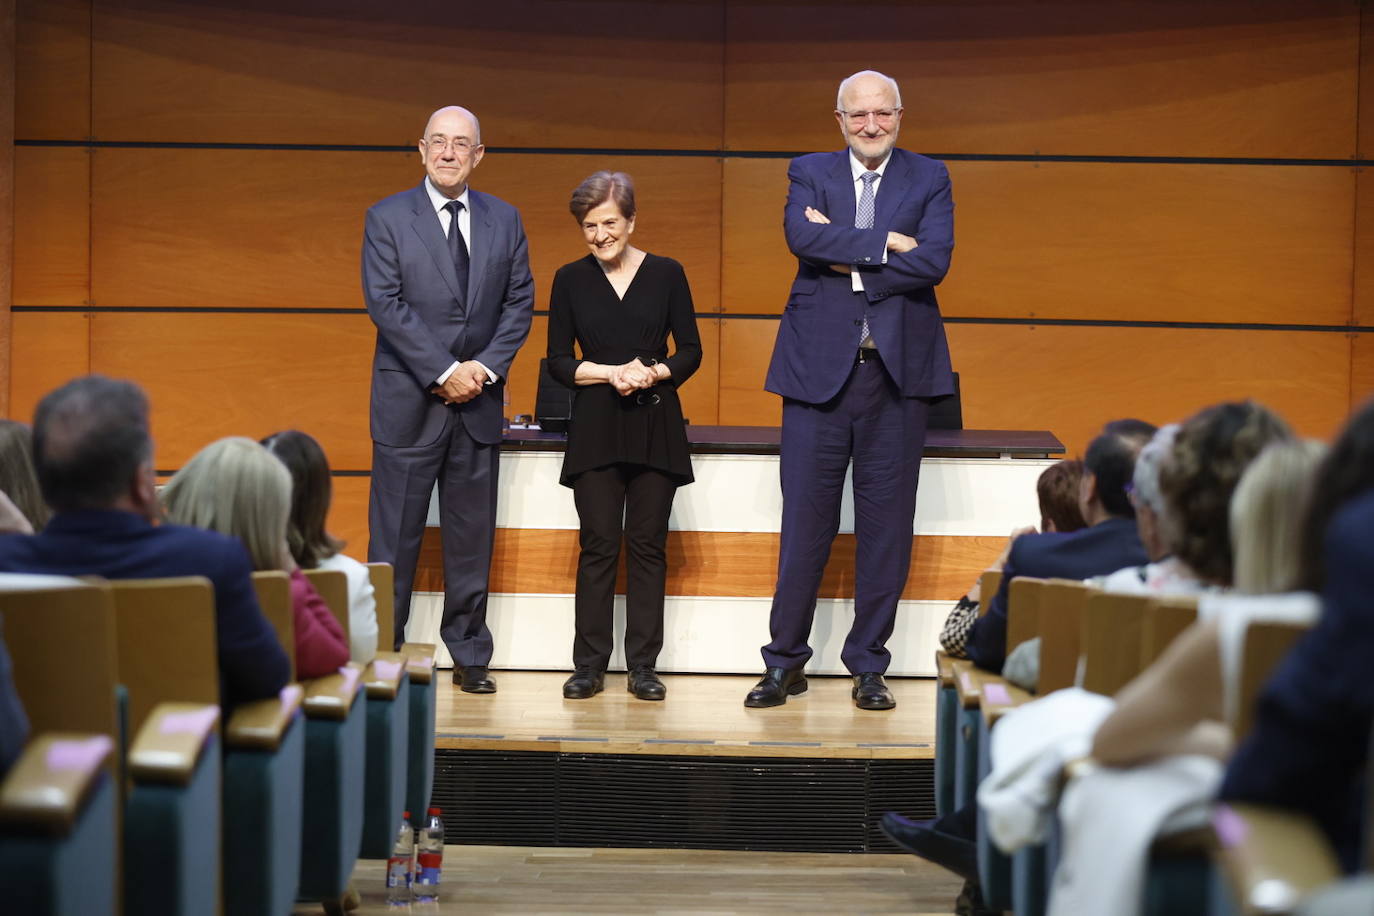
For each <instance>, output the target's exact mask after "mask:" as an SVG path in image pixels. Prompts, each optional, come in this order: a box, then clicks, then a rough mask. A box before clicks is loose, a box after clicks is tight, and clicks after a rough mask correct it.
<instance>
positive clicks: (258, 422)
mask: <svg viewBox="0 0 1374 916" xmlns="http://www.w3.org/2000/svg"><path fill="white" fill-rule="evenodd" d="M93 321H94V325H93V330H92V335H91V370H92V371H94V372H101V373H104V374H106V375H112V376H117V377H121V378H129V379H132V380H134V381H136V382H138V383H139V384H140V385H142V386H143V387H144V388H145V389H146V390H147V392H148V397H149V399H150V400H151V401H152V407H153V416H152V424H153V438H154V440H155V441H156V443H157V465H158V467H159V468H178V467H180V466H181V465H182V464H184V463H185V462H186V460H187V459H188V458H190V457H191V455H193V454H195V452H197V451H198V450H199V449H201V448H202V447H203V446H205V445H207V444H208V443H210V442H211V441H213V440H215V439H218V438H220V437H222V436H250V437H252V438H254V439H261V438H262V437H263V436H266V435H268V434H270V433H273V432H276V431H278V430H281V429H288V428H295V429H301V430H304V431H305V432H308V433H310V434H311V435H312V436H314V437H315V438H316V439H318V440H319V441H320V444H321V445H322V446H323V447H324V450H325V453H326V454H328V456H329V461H330V465H331V466H332V467H333V468H334V469H336V470H355V469H366V468H368V467H370V465H371V454H372V442H371V439H370V438H369V435H368V420H367V406H368V390H369V385H370V381H371V360H372V346H373V331H372V324H371V322H369V321H368V319H367V316H366V315H308V314H307V315H300V314H296V315H213V314H210V315H207V314H189V315H177V314H146V313H119V312H114V313H100V314H97V315H96V316H95V317H94V319H93Z"/></svg>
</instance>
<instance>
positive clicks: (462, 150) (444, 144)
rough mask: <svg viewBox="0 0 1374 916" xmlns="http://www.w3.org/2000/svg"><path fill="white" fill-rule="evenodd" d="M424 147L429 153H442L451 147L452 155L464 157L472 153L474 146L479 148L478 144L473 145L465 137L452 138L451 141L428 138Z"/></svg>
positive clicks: (446, 138)
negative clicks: (426, 147) (427, 148)
mask: <svg viewBox="0 0 1374 916" xmlns="http://www.w3.org/2000/svg"><path fill="white" fill-rule="evenodd" d="M425 145H426V146H428V147H429V151H430V152H431V153H442V152H443V151H444V150H446V149H448V148H449V147H450V146H452V147H453V152H454V155H457V156H466V155H467V154H468V153H470V152H472V150H473V148H474V147H475V146H481V144H480V143H478V144H474V143H473V142H472V141H471V140H468V139H467V138H466V137H454V138H453V139H451V140H450V139H449V138H448V137H430V138H429V139H428V140H426V141H425Z"/></svg>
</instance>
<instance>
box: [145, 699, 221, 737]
mask: <svg viewBox="0 0 1374 916" xmlns="http://www.w3.org/2000/svg"><path fill="white" fill-rule="evenodd" d="M217 718H219V709H218V708H216V707H214V706H206V707H205V708H204V709H197V710H195V711H194V712H174V713H172V714H171V715H166V716H163V717H162V721H161V722H159V723H158V728H157V730H158V731H159V732H161V733H162V734H164V735H183V734H189V735H198V734H200V733H202V732H204V731H206V730H207V729H208V728H209V727H210V726H211V725H213V724H214V722H215V720H216V719H217Z"/></svg>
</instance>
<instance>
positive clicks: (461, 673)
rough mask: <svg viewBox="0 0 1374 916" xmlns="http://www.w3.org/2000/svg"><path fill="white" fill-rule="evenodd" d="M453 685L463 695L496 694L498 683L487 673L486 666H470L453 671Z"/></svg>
mask: <svg viewBox="0 0 1374 916" xmlns="http://www.w3.org/2000/svg"><path fill="white" fill-rule="evenodd" d="M453 683H455V684H457V685H458V687H459V689H460V690H462V691H463V693H495V692H496V681H495V680H493V679H492V676H491V675H490V674H489V673H487V666H486V665H468V666H467V667H466V668H457V667H455V668H454V669H453Z"/></svg>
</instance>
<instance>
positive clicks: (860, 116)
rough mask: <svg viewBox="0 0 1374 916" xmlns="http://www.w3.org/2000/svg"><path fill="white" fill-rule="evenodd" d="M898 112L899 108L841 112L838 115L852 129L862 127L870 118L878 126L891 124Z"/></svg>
mask: <svg viewBox="0 0 1374 916" xmlns="http://www.w3.org/2000/svg"><path fill="white" fill-rule="evenodd" d="M899 111H901V109H900V108H880V109H878V110H877V111H841V112H840V114H842V115H844V116H845V118H846V119H847V120H848V121H849V123H850V124H851V125H853V126H854V127H863V126H864V125H865V124H867V123H868V119H869V118H870V117H873V118H876V119H877V121H878V123H879V124H891V123H892V121H893V119H894V118H896V117H897V113H898V112H899Z"/></svg>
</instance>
